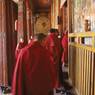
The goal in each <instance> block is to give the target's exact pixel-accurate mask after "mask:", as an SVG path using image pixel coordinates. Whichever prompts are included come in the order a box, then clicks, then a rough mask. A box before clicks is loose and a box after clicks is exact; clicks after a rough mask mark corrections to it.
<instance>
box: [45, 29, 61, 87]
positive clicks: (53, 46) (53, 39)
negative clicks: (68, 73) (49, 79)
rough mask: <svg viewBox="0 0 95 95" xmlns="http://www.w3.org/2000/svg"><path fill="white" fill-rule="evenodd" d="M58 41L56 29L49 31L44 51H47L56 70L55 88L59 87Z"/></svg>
mask: <svg viewBox="0 0 95 95" xmlns="http://www.w3.org/2000/svg"><path fill="white" fill-rule="evenodd" d="M60 46H61V45H60V40H59V39H58V31H57V30H56V29H53V28H52V29H51V30H50V31H49V34H48V36H47V38H46V49H47V50H49V52H50V54H51V57H52V58H53V60H54V65H55V70H56V84H55V88H58V87H59V75H58V73H59V71H58V69H59V59H60V51H61V50H60V49H61V48H60Z"/></svg>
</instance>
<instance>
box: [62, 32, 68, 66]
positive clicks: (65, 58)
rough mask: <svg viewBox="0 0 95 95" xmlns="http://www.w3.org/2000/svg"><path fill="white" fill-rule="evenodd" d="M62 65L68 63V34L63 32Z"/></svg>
mask: <svg viewBox="0 0 95 95" xmlns="http://www.w3.org/2000/svg"><path fill="white" fill-rule="evenodd" d="M62 48H63V53H62V63H63V65H65V64H66V63H67V62H68V32H67V31H65V33H64V36H63V38H62Z"/></svg>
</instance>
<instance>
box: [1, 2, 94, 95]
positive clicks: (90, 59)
mask: <svg viewBox="0 0 95 95" xmlns="http://www.w3.org/2000/svg"><path fill="white" fill-rule="evenodd" d="M50 29H55V30H58V31H56V32H58V34H57V33H56V35H57V38H58V39H60V42H61V45H62V38H63V36H64V35H67V43H66V42H64V44H65V45H66V44H67V45H68V46H67V47H66V48H64V49H62V46H61V53H60V56H55V54H56V52H55V54H54V57H55V58H54V60H55V59H57V58H58V57H59V59H60V60H59V61H60V62H59V63H65V62H67V63H68V64H67V65H68V66H67V69H68V70H67V71H66V72H67V73H68V76H69V77H68V79H67V83H68V84H70V85H72V87H73V88H72V89H70V90H71V91H69V92H71V93H74V94H75V93H76V94H75V95H95V0H0V86H2V85H3V86H4V87H5V86H8V87H9V92H10V87H11V85H12V80H13V72H14V68H15V64H16V61H17V58H16V52H15V51H16V47H17V46H18V44H19V43H20V41H21V39H23V40H24V45H28V44H29V43H30V42H31V41H32V39H34V38H33V37H34V36H35V34H38V33H43V34H44V35H46V36H48V35H50V33H49V32H50ZM49 42H51V44H50V46H53V45H54V44H55V43H56V42H57V41H56V42H55V43H52V40H51V41H49ZM58 45H59V44H58V43H57V44H56V45H55V46H56V47H57V46H58ZM65 45H64V46H65ZM20 49H21V47H20ZM65 49H67V52H66V53H67V54H65V55H62V53H63V52H64V51H65ZM56 51H57V50H56ZM57 53H58V52H57ZM63 56H68V57H64V58H67V60H68V61H67V60H65V59H64V58H63V59H62V57H63ZM33 57H34V56H33ZM25 59H26V58H25ZM63 60H65V62H63ZM61 65H62V64H61ZM57 69H58V68H57ZM61 69H62V68H61ZM58 70H59V69H58ZM54 94H55V95H61V94H60V93H56V91H55V90H54ZM0 95H2V94H1V93H0ZM62 95H72V94H66V93H65V94H62Z"/></svg>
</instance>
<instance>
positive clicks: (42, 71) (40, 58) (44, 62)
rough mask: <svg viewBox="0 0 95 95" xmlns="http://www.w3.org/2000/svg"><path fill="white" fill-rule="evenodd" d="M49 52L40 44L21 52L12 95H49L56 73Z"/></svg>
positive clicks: (30, 46) (32, 45)
mask: <svg viewBox="0 0 95 95" xmlns="http://www.w3.org/2000/svg"><path fill="white" fill-rule="evenodd" d="M52 62H53V61H52V59H51V58H50V54H49V53H48V52H47V50H46V49H45V48H44V47H42V46H41V45H40V43H38V42H34V43H32V44H31V45H29V46H27V47H25V48H24V49H22V51H21V52H20V54H19V56H18V59H17V63H16V67H15V71H14V76H13V82H12V95H49V91H50V90H51V89H53V85H54V82H55V80H54V76H55V72H54V69H53V67H54V66H52V65H53V63H52Z"/></svg>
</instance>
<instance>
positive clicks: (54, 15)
mask: <svg viewBox="0 0 95 95" xmlns="http://www.w3.org/2000/svg"><path fill="white" fill-rule="evenodd" d="M59 3H60V2H59V0H52V5H51V27H52V28H57V29H58V15H59Z"/></svg>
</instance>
